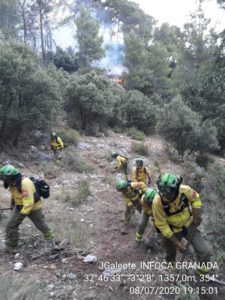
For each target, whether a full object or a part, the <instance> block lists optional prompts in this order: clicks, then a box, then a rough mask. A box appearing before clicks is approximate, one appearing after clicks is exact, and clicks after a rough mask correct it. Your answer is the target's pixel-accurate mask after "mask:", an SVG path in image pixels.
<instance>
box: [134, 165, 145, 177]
mask: <svg viewBox="0 0 225 300" xmlns="http://www.w3.org/2000/svg"><path fill="white" fill-rule="evenodd" d="M144 173H145V178H146V177H147V171H146V168H145V167H144ZM137 176H138V168H137V167H136V177H137Z"/></svg>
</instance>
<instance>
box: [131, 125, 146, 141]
mask: <svg viewBox="0 0 225 300" xmlns="http://www.w3.org/2000/svg"><path fill="white" fill-rule="evenodd" d="M127 134H128V135H129V136H130V137H132V139H135V140H138V141H144V139H145V134H144V133H143V132H142V131H141V130H138V129H137V128H136V127H131V128H128V130H127Z"/></svg>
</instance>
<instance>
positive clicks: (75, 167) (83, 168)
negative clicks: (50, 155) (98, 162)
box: [62, 148, 94, 173]
mask: <svg viewBox="0 0 225 300" xmlns="http://www.w3.org/2000/svg"><path fill="white" fill-rule="evenodd" d="M62 166H63V167H65V168H66V170H67V171H69V172H78V173H83V172H87V173H91V172H93V170H94V167H93V165H91V164H90V163H88V162H86V161H85V160H84V159H83V158H82V157H81V156H80V154H79V153H78V152H77V151H75V150H74V149H72V148H71V149H69V148H68V149H67V154H66V156H65V157H64V158H63V161H62Z"/></svg>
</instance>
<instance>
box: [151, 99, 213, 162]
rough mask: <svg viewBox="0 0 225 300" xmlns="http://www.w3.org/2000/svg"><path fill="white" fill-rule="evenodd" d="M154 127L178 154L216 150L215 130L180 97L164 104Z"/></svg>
mask: <svg viewBox="0 0 225 300" xmlns="http://www.w3.org/2000/svg"><path fill="white" fill-rule="evenodd" d="M157 117H158V122H157V126H156V129H157V131H158V133H159V134H160V135H161V136H162V137H163V138H164V139H165V140H166V141H168V142H169V143H170V144H171V146H173V148H175V149H176V150H177V152H178V154H179V155H181V156H183V155H184V153H185V151H186V150H188V151H189V152H195V151H201V152H204V151H205V152H207V151H209V150H213V149H214V150H216V149H217V148H218V141H217V138H216V136H217V131H216V128H215V126H213V125H212V124H211V123H210V122H209V121H204V122H203V121H202V120H201V116H200V114H199V113H196V112H194V111H192V110H191V109H190V108H189V107H188V106H187V105H186V104H185V103H184V102H183V101H182V99H181V98H179V97H176V98H174V99H172V101H171V102H170V103H168V104H165V105H164V106H163V107H162V108H161V110H160V112H159V114H158V116H157Z"/></svg>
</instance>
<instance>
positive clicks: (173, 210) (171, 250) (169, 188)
mask: <svg viewBox="0 0 225 300" xmlns="http://www.w3.org/2000/svg"><path fill="white" fill-rule="evenodd" d="M181 183H182V178H181V177H179V176H176V175H174V174H173V173H165V174H162V175H160V176H159V178H158V181H157V186H158V190H159V194H156V196H155V198H154V201H153V205H152V208H153V218H154V222H155V226H156V228H158V230H159V231H160V232H161V234H162V236H163V243H164V246H165V250H166V257H165V259H166V261H167V262H171V263H174V264H175V261H176V253H177V250H178V251H179V252H181V253H185V251H186V248H185V247H184V246H183V244H182V243H181V240H182V238H185V239H186V240H188V241H190V243H191V244H192V246H193V248H194V250H195V252H196V254H197V258H198V262H199V263H200V266H201V267H199V268H198V269H197V270H196V271H197V273H198V274H203V275H205V274H206V273H208V272H209V270H208V269H207V268H206V267H205V266H206V265H207V262H209V260H210V252H209V249H208V247H207V245H206V242H205V240H204V239H203V237H202V235H201V233H200V231H199V230H198V229H197V227H198V226H199V225H200V223H201V220H202V219H201V210H202V209H201V207H202V203H201V201H200V198H199V194H198V193H197V192H196V191H194V190H193V189H192V188H191V187H189V186H187V185H181Z"/></svg>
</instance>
